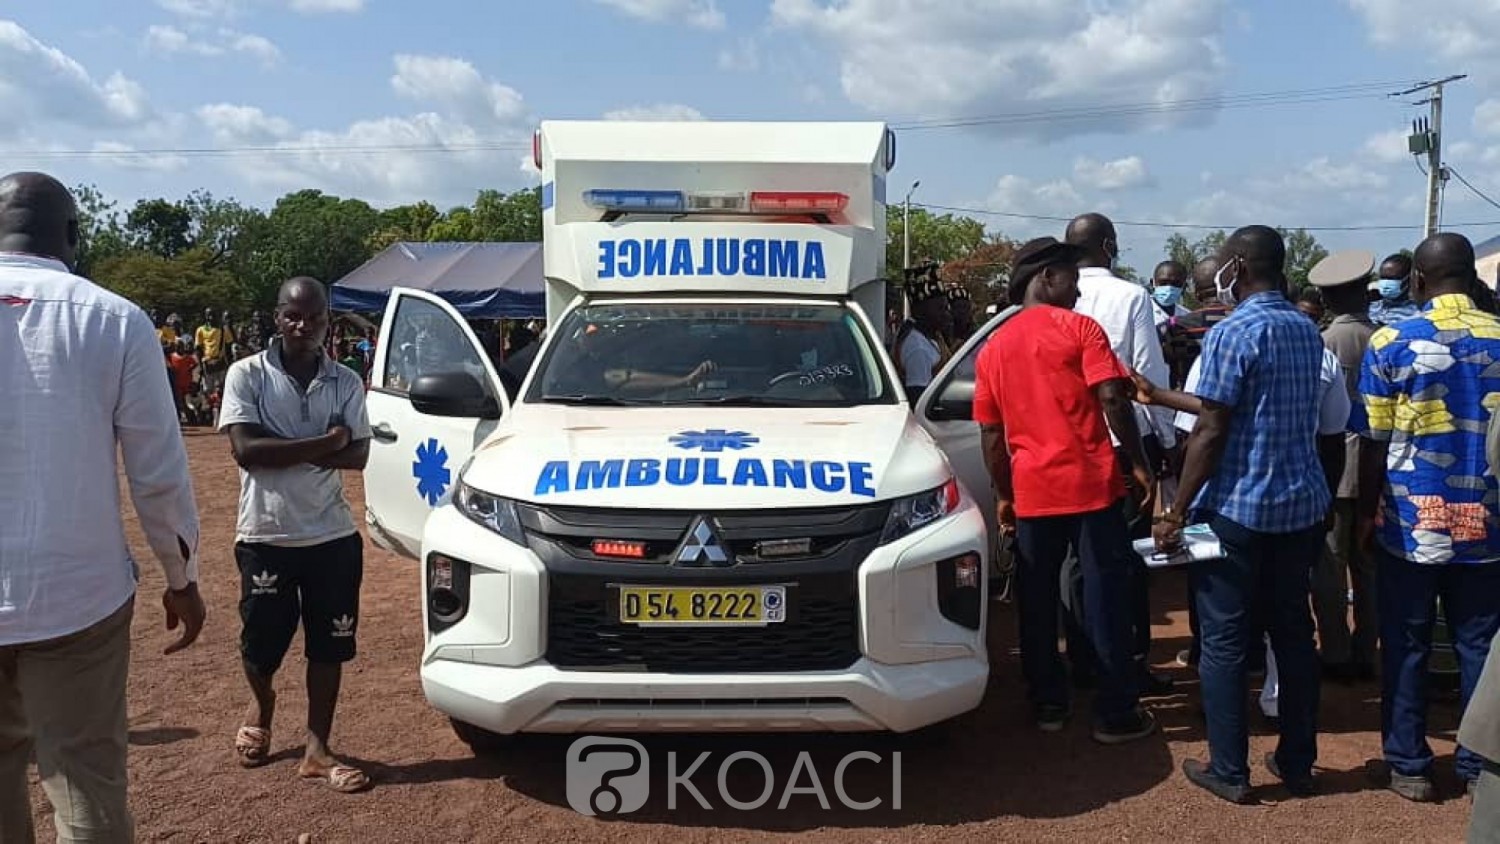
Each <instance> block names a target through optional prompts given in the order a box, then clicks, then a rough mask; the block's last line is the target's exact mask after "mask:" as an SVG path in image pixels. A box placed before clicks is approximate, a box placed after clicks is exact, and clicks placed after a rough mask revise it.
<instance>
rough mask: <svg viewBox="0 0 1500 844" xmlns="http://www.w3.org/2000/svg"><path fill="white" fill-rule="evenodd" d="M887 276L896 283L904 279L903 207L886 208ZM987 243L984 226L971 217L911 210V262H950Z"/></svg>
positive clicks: (915, 263) (916, 209)
mask: <svg viewBox="0 0 1500 844" xmlns="http://www.w3.org/2000/svg"><path fill="white" fill-rule="evenodd" d="M885 231H886V240H885V274H886V277H887V278H889V279H892V280H894V281H898V282H899V281H900V280H901V277H902V276H901V269H902V266H901V261H902V252H903V250H904V244H903V233H904V232H905V226H904V225H903V223H902V208H901V207H900V206H895V205H887V206H886V209H885ZM984 243H985V236H984V224H983V223H981V222H979V221H978V220H975V219H972V218H970V217H955V216H953V215H952V214H944V215H942V216H941V217H939V216H937V215H936V214H933V213H932V212H930V211H928V210H927V209H925V208H913V209H912V210H911V262H912V264H913V265H919V264H921V263H923V262H924V261H927V260H933V261H938V262H940V263H946V262H948V261H952V260H955V259H957V258H960V257H962V256H964V255H968V254H970V253H971V252H973V251H974V250H976V249H978V248H979V247H980V246H981V245H983V244H984Z"/></svg>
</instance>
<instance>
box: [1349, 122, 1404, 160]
mask: <svg viewBox="0 0 1500 844" xmlns="http://www.w3.org/2000/svg"><path fill="white" fill-rule="evenodd" d="M1406 136H1407V132H1406V130H1404V129H1392V130H1390V131H1389V132H1380V133H1378V134H1375V135H1371V136H1370V137H1369V138H1368V139H1366V140H1365V145H1364V146H1363V147H1361V148H1360V154H1361V155H1363V156H1364V157H1365V158H1367V159H1369V160H1370V161H1374V162H1376V163H1379V164H1400V163H1401V162H1402V161H1405V160H1406V159H1407V158H1410V157H1411V153H1410V152H1409V151H1408V150H1407V148H1406Z"/></svg>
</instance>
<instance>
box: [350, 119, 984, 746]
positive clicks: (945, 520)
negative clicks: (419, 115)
mask: <svg viewBox="0 0 1500 844" xmlns="http://www.w3.org/2000/svg"><path fill="white" fill-rule="evenodd" d="M535 145H536V148H535V150H534V152H535V156H536V162H537V165H538V167H539V168H540V169H541V173H542V189H541V196H542V213H543V229H544V246H543V252H544V258H543V262H544V266H545V269H544V272H545V276H546V303H547V306H546V309H547V322H548V326H547V337H546V340H545V343H544V345H543V347H542V349H541V350H540V352H539V353H538V355H537V358H536V361H535V363H534V364H533V367H532V370H531V373H530V374H529V375H528V377H527V379H526V381H525V383H524V384H523V385H522V387H521V390H520V393H519V395H518V397H517V399H516V400H515V402H514V403H511V402H510V401H508V399H507V396H506V393H505V391H504V390H503V389H501V386H500V381H499V379H498V378H497V377H496V372H495V367H494V364H493V363H492V361H491V360H490V359H489V358H488V356H487V355H486V354H485V353H484V352H483V350H482V348H481V346H480V344H479V343H478V341H477V340H476V338H475V335H474V334H473V332H472V331H471V330H470V329H469V327H468V325H467V324H466V323H465V322H464V320H463V319H462V318H461V317H460V316H459V314H458V313H457V311H455V310H454V308H453V307H451V306H450V305H449V304H448V303H447V302H445V301H443V300H442V299H440V298H438V297H436V296H433V295H429V294H427V293H425V292H421V291H416V290H409V289H402V288H397V289H396V290H394V291H393V292H392V294H391V297H390V300H389V304H388V306H387V308H386V312H385V319H384V322H383V324H382V326H381V335H380V343H379V346H378V351H377V354H376V358H375V361H374V372H373V375H372V381H371V389H370V394H369V413H370V421H371V424H372V427H373V430H374V440H373V442H372V448H371V455H370V462H369V467H368V469H367V470H366V479H365V490H366V500H367V504H368V522H369V529H370V533H371V535H372V536H373V537H374V539H375V541H376V542H377V543H378V544H380V545H382V546H384V547H386V548H388V549H392V550H395V551H397V552H399V553H402V554H404V555H407V556H409V557H412V558H415V559H417V560H419V561H420V564H421V571H422V605H423V615H422V621H423V624H424V625H425V632H426V645H425V648H424V650H423V654H422V663H421V680H422V688H423V691H424V692H425V694H426V696H427V699H428V701H429V702H430V703H431V704H432V705H433V706H434V707H436V708H437V709H439V710H440V711H442V712H443V713H445V714H447V715H448V716H450V718H451V719H452V722H453V725H454V729H455V730H456V732H457V733H458V735H459V736H460V737H461V738H463V739H464V740H465V741H466V742H468V743H469V744H470V745H471V746H473V747H474V748H475V749H476V750H488V749H493V748H495V747H496V746H498V744H499V743H500V742H501V739H503V737H505V736H508V735H512V734H515V733H519V732H548V733H571V732H629V731H721V730H745V731H796V730H812V731H856V730H885V731H895V732H906V731H911V730H915V729H918V728H921V727H924V726H927V725H930V724H935V723H938V722H942V721H945V720H947V719H951V718H953V717H954V716H957V715H960V714H962V713H964V712H967V711H969V710H972V709H974V708H975V707H977V706H978V705H979V702H980V698H981V697H982V695H983V693H984V689H985V685H986V681H987V677H988V673H989V665H988V658H987V654H986V649H985V619H986V603H987V601H986V576H987V570H988V564H989V561H990V555H991V547H990V540H989V533H988V530H987V527H986V521H987V520H986V517H985V515H984V514H983V513H982V512H981V509H980V508H979V507H978V506H977V505H976V503H975V499H974V497H973V496H972V495H971V494H970V492H969V487H970V486H971V485H972V484H973V483H975V481H973V480H971V481H970V482H969V483H964V482H961V481H960V477H961V476H963V477H965V478H979V479H982V472H983V467H982V465H979V466H978V467H977V472H978V473H979V474H975V471H976V467H975V466H969V467H964V468H963V469H962V471H959V470H958V469H957V467H955V466H954V465H951V463H950V460H949V458H948V456H947V455H945V454H944V452H943V451H942V450H941V449H940V448H939V447H938V445H937V444H935V442H934V439H933V437H932V436H931V435H929V433H928V432H927V430H925V429H924V428H923V427H922V423H923V421H925V420H922V419H921V417H919V416H918V415H914V414H913V413H912V411H911V409H910V406H909V405H908V402H907V398H906V396H905V395H904V394H903V392H902V388H901V385H900V382H899V380H898V379H897V377H896V372H895V369H894V367H893V366H892V364H891V361H890V360H889V358H888V357H887V356H886V354H885V352H884V351H883V342H882V339H883V338H882V332H883V326H884V325H885V319H884V311H885V285H884V282H883V281H882V277H883V272H884V266H883V264H884V255H885V246H886V232H885V215H886V209H885V179H886V173H887V171H888V170H889V169H890V167H891V166H892V165H893V164H894V152H895V148H894V136H893V135H892V134H891V133H890V132H889V131H888V130H887V129H886V127H885V126H884V125H883V124H880V123H713V122H693V123H628V122H545V123H543V124H542V126H541V128H540V130H539V131H538V132H537V135H536V141H535ZM962 451H963V453H964V455H965V458H966V459H967V460H969V461H970V462H973V461H977V460H978V456H977V449H972V448H969V447H965V448H964V449H962ZM982 482H983V484H984V485H985V486H986V487H987V486H988V482H987V481H982ZM986 492H987V489H986Z"/></svg>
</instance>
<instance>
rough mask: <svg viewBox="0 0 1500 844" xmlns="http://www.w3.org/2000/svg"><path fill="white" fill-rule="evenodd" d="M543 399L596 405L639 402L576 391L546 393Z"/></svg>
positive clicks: (619, 405)
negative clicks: (558, 393)
mask: <svg viewBox="0 0 1500 844" xmlns="http://www.w3.org/2000/svg"><path fill="white" fill-rule="evenodd" d="M542 401H544V402H551V403H553V404H581V405H589V406H594V407H628V406H630V405H632V404H637V402H631V401H626V400H624V399H617V398H615V397H614V396H590V395H583V394H581V393H574V394H570V395H545V396H542Z"/></svg>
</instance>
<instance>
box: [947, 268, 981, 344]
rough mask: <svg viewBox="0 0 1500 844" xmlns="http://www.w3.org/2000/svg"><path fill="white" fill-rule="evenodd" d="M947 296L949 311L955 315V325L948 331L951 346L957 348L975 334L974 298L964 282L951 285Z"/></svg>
mask: <svg viewBox="0 0 1500 844" xmlns="http://www.w3.org/2000/svg"><path fill="white" fill-rule="evenodd" d="M947 296H948V311H949V313H950V314H952V317H953V327H952V328H951V329H950V330H949V331H948V339H949V341H950V343H949V346H950V347H951V348H954V349H957V348H958V347H959V346H962V345H963V344H964V341H965V340H968V339H969V338H970V337H972V336H974V329H975V327H976V326H975V325H974V299H973V297H972V296H970V295H969V288H967V287H964V286H963V285H962V284H954V285H951V286H950V287H949V288H948V290H947Z"/></svg>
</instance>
